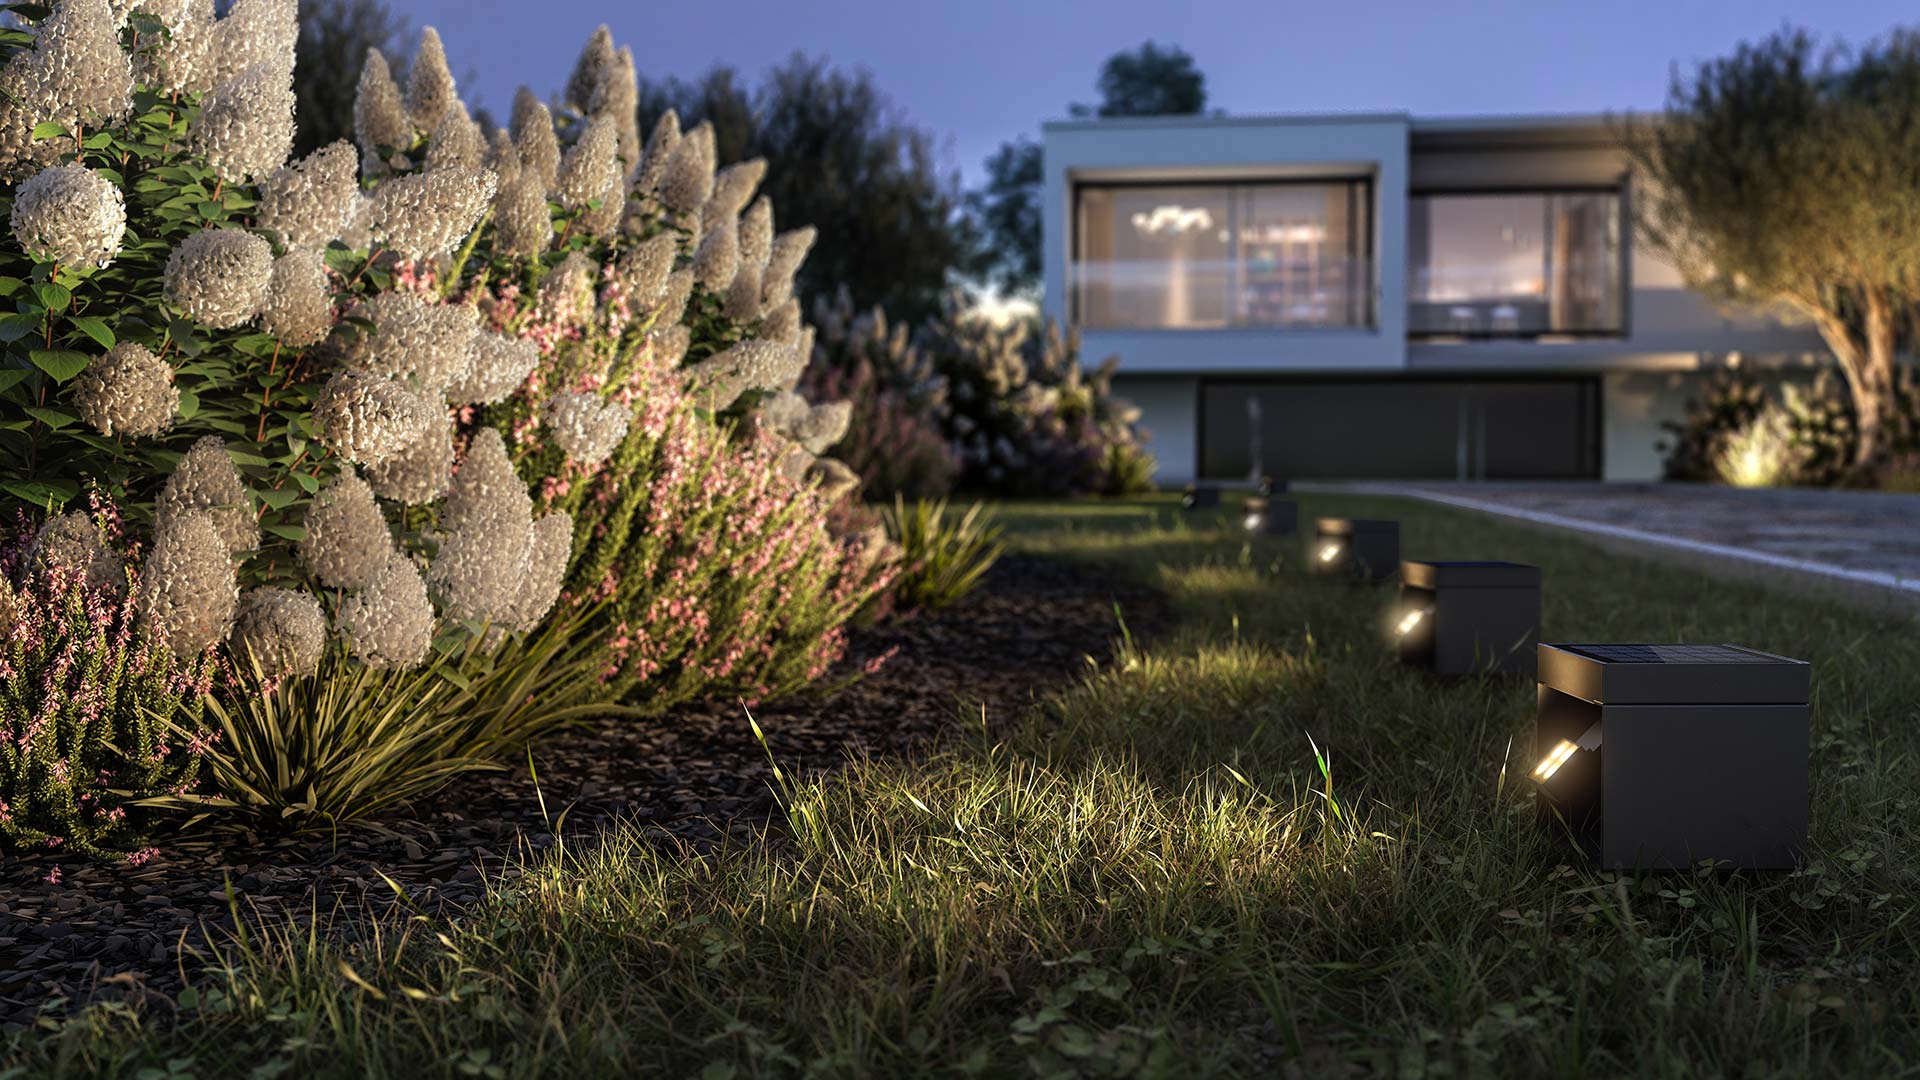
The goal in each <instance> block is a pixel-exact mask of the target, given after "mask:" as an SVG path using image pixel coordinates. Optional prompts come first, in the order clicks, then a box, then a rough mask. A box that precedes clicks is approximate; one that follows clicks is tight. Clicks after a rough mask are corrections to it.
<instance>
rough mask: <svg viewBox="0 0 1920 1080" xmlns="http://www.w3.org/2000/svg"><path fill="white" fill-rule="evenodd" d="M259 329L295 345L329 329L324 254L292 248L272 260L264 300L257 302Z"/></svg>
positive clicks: (309, 341)
mask: <svg viewBox="0 0 1920 1080" xmlns="http://www.w3.org/2000/svg"><path fill="white" fill-rule="evenodd" d="M260 329H262V330H265V331H266V332H267V333H269V334H272V335H273V336H274V337H276V338H278V339H279V340H280V343H281V344H283V345H291V346H293V347H295V348H298V347H301V346H305V345H312V344H315V343H316V342H319V341H321V340H322V339H324V338H325V337H326V336H327V334H328V333H330V332H331V331H332V330H333V295H332V293H331V292H330V291H329V290H328V288H327V260H326V257H325V256H324V255H322V254H321V253H320V252H318V251H316V250H314V249H312V248H294V249H292V250H291V251H288V252H287V253H286V254H285V255H282V256H280V257H279V258H278V259H275V260H274V261H273V275H272V278H271V281H270V283H269V285H268V288H267V296H266V300H265V301H264V302H263V303H261V305H260Z"/></svg>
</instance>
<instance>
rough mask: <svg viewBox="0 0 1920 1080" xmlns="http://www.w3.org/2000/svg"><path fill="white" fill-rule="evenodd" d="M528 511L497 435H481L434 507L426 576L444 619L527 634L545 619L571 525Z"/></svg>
mask: <svg viewBox="0 0 1920 1080" xmlns="http://www.w3.org/2000/svg"><path fill="white" fill-rule="evenodd" d="M532 512H533V502H532V499H531V498H530V497H529V496H528V495H527V491H526V486H525V485H524V484H522V483H521V482H520V478H519V477H518V475H516V474H515V473H514V470H513V463H512V461H511V460H509V459H508V457H507V450H506V443H505V442H504V441H503V440H502V439H501V437H500V433H499V432H498V431H496V430H494V429H493V428H485V429H482V430H481V432H480V433H479V434H478V435H476V436H475V437H474V440H473V443H472V445H471V446H470V447H469V448H468V451H467V457H466V460H464V461H462V462H461V464H460V468H459V470H458V472H456V473H455V474H454V479H453V491H452V493H451V494H450V495H449V496H448V497H447V500H446V502H445V504H444V505H443V506H442V507H441V514H440V525H441V528H442V530H443V535H442V539H441V542H440V549H439V551H438V553H436V555H435V556H434V559H433V564H432V566H431V567H430V568H429V569H428V572H427V583H428V585H429V587H430V588H431V589H432V592H433V595H434V596H435V597H436V598H438V599H439V601H440V604H441V609H442V611H443V613H444V614H445V615H447V616H448V617H449V618H453V619H459V620H464V621H471V622H478V623H485V624H488V625H490V626H491V627H493V628H495V629H496V630H497V629H511V630H531V629H532V628H533V627H534V626H536V625H538V623H539V621H540V619H542V618H544V617H545V615H546V613H547V610H548V609H549V608H551V607H552V606H553V601H554V598H555V597H557V596H558V595H559V585H558V583H559V582H560V581H561V580H563V579H564V577H565V574H566V565H567V559H568V557H569V556H570V555H571V553H572V539H573V533H572V528H573V523H572V519H571V518H568V517H567V516H566V515H564V514H558V515H548V516H547V517H545V518H542V519H541V520H540V521H538V522H536V521H534V520H533V519H532ZM556 564H557V565H556Z"/></svg>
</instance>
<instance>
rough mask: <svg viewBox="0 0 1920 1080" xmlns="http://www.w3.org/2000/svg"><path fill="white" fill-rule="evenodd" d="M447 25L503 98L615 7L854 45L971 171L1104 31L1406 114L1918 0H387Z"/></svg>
mask: <svg viewBox="0 0 1920 1080" xmlns="http://www.w3.org/2000/svg"><path fill="white" fill-rule="evenodd" d="M390 3H391V4H392V7H393V8H394V10H395V11H396V13H397V14H400V15H402V16H404V17H405V18H407V19H408V20H409V21H410V22H411V23H412V24H413V26H414V28H415V29H416V30H417V29H418V27H420V26H423V25H432V26H435V27H437V28H438V29H439V31H440V34H441V37H442V38H443V39H444V40H445V41H446V45H447V54H448V59H449V61H450V63H451V66H452V67H453V70H454V73H455V75H457V76H463V77H464V76H466V75H467V74H469V73H471V74H472V76H473V78H472V80H470V81H465V80H464V79H463V85H462V87H461V90H462V93H463V94H464V95H466V96H467V97H468V98H469V100H470V101H471V100H472V99H473V98H474V97H475V96H476V94H477V96H478V98H479V99H480V101H481V102H482V103H483V104H485V105H487V106H489V107H490V108H492V109H493V110H494V112H495V114H496V115H498V116H502V117H504V115H505V113H506V111H507V109H508V107H509V105H510V103H511V101H512V96H513V90H514V87H515V86H516V85H518V84H520V83H523V82H524V83H527V84H528V85H530V86H532V87H533V88H534V89H535V90H536V91H538V92H540V94H541V95H542V96H543V97H544V96H545V95H546V94H547V93H549V92H550V91H552V90H553V89H555V88H556V87H557V86H558V85H559V84H560V83H561V82H562V81H563V80H564V79H565V78H566V76H567V73H568V72H569V71H570V70H571V69H572V65H573V60H574V58H575V56H577V55H578V53H579V49H580V45H581V43H582V42H584V41H585V40H586V37H587V35H588V34H589V33H591V32H592V30H593V28H594V27H595V26H597V25H599V24H600V23H603V22H604V23H607V24H608V25H610V26H611V27H612V28H613V32H614V37H615V40H616V41H618V42H620V43H622V44H626V45H631V46H632V47H633V52H634V57H635V60H636V62H637V63H638V66H639V68H640V70H641V71H642V72H643V73H645V74H649V75H653V76H662V75H679V76H682V77H688V76H693V75H696V74H698V73H700V72H701V71H704V70H705V69H706V68H708V67H709V66H711V65H712V64H714V63H715V62H724V63H727V64H730V65H733V66H735V67H737V68H740V69H741V70H742V71H743V72H744V73H746V74H748V75H750V76H757V75H758V73H759V72H761V71H763V70H765V69H766V68H767V67H769V66H771V65H773V64H776V63H778V62H779V61H781V60H782V59H784V58H785V57H786V56H787V55H789V54H790V53H792V52H793V51H794V50H796V49H798V50H802V51H805V52H807V53H809V54H814V55H820V54H824V55H826V56H827V57H829V58H830V59H831V60H832V61H834V62H835V63H836V64H840V65H848V66H860V67H865V68H867V69H868V70H870V71H872V72H873V73H874V75H875V77H876V79H877V81H878V83H879V85H880V86H881V87H882V88H883V89H884V90H885V91H886V92H887V93H888V94H889V95H890V96H891V97H892V98H893V99H894V101H895V103H896V104H897V105H899V106H900V108H901V109H903V110H904V111H905V113H906V114H907V116H908V117H909V118H910V119H911V120H912V121H913V122H914V123H915V124H917V125H919V126H921V127H923V128H926V129H928V130H929V131H931V132H933V133H934V134H935V135H936V137H937V138H938V139H939V143H940V147H941V150H942V153H943V156H944V161H945V164H946V165H947V166H948V167H950V168H959V169H961V170H963V172H964V174H965V178H966V179H967V180H968V181H969V182H971V181H973V180H975V179H977V178H978V177H979V175H980V171H981V170H980V162H981V161H982V159H984V158H985V157H986V156H987V155H988V154H989V153H991V152H992V151H993V150H994V148H995V147H996V146H998V145H999V143H1000V142H1001V141H1002V140H1004V139H1006V138H1009V137H1011V136H1013V135H1016V134H1019V133H1022V132H1029V133H1037V131H1038V127H1039V123H1040V121H1041V120H1043V119H1047V118H1053V117H1059V116H1063V115H1065V113H1066V108H1067V104H1068V103H1069V102H1072V101H1093V100H1095V98H1096V95H1095V91H1094V86H1093V82H1094V77H1095V75H1096V73H1097V71H1098V69H1099V65H1100V62H1101V61H1102V60H1104V59H1105V58H1106V57H1107V56H1108V55H1110V54H1111V53H1113V52H1115V51H1117V50H1120V49H1124V48H1130V47H1132V46H1135V45H1138V44H1139V43H1141V42H1142V41H1145V40H1147V39H1153V40H1157V41H1160V42H1163V43H1176V44H1179V45H1180V46H1182V47H1183V48H1185V49H1186V50H1187V51H1188V52H1190V53H1192V54H1193V55H1194V57H1195V59H1196V60H1197V61H1198V62H1199V65H1200V67H1201V69H1202V70H1203V71H1204V72H1205V73H1206V75H1207V88H1208V91H1209V94H1210V98H1211V101H1212V104H1213V105H1214V106H1216V107H1218V108H1222V109H1225V110H1226V111H1227V112H1230V113H1242V114H1245V113H1276V112H1301V111H1325V110H1393V111H1402V110H1404V111H1409V112H1412V113H1415V114H1416V115H1422V114H1424V115H1434V114H1439V115H1449V114H1463V113H1500V112H1607V111H1618V110H1622V109H1645V108H1652V107H1657V106H1658V105H1659V104H1660V103H1661V101H1662V99H1663V97H1664V95H1665V91H1666V87H1667V82H1668V75H1669V72H1670V70H1671V65H1672V64H1673V63H1675V62H1676V61H1677V62H1679V63H1681V64H1683V65H1690V64H1691V63H1693V62H1694V61H1697V60H1700V59H1704V58H1708V57H1713V56H1718V55H1721V54H1723V53H1725V52H1727V51H1729V50H1731V49H1732V48H1733V46H1734V45H1735V44H1736V43H1738V42H1740V41H1742V40H1750V39H1754V38H1758V37H1761V36H1764V35H1765V34H1767V33H1769V32H1771V31H1772V30H1774V29H1776V28H1778V27H1780V26H1782V25H1784V24H1787V23H1792V24H1794V25H1800V26H1806V27H1809V28H1811V29H1812V30H1814V31H1815V32H1816V33H1818V34H1819V35H1820V37H1821V38H1822V39H1823V40H1827V41H1834V40H1844V41H1848V42H1858V41H1861V40H1864V39H1866V38H1869V37H1872V36H1875V35H1878V34H1881V33H1884V32H1886V31H1887V30H1888V29H1890V28H1892V27H1894V26H1896V25H1899V24H1901V23H1903V22H1904V23H1905V24H1906V25H1920V8H1915V7H1914V6H1913V5H1912V4H1902V3H1893V2H1891V0H1837V2H1835V0H1829V2H1826V3H1818V2H1812V0H1794V2H1789V0H1757V2H1756V0H1609V2H1604V3H1580V4H1574V3H1566V2H1563V0H1498V2H1481V3H1475V2H1471V0H1454V2H1449V3H1411V2H1389V0H1346V2H1335V3H1328V2H1324V0H1323V2H1318V3H1305V2H1291V0H1244V2H1238V3H1225V2H1221V3H1205V2H1197V0H1158V2H1153V0H1100V2H1094V3H1073V2H1067V0H973V2H969V3H925V2H911V0H840V2H837V3H809V2H796V0H678V2H674V0H647V2H644V3H634V2H627V3H620V2H614V0H536V2H533V3H528V2H526V0H518V2H514V3H506V2H500V0H390Z"/></svg>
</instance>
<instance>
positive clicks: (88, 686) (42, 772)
mask: <svg viewBox="0 0 1920 1080" xmlns="http://www.w3.org/2000/svg"><path fill="white" fill-rule="evenodd" d="M103 524H104V525H105V526H106V527H107V528H108V529H112V530H117V529H118V523H117V520H116V518H115V516H114V515H113V513H112V512H111V509H110V508H107V507H104V506H103V507H102V511H101V512H100V513H99V514H98V515H92V514H88V513H86V512H81V511H75V512H74V513H72V514H70V515H67V516H65V517H61V518H56V519H54V520H53V521H52V522H49V523H48V524H47V525H45V526H42V527H40V528H38V529H35V528H34V527H33V526H32V525H31V524H30V523H28V522H26V521H24V520H16V521H15V522H14V523H13V524H12V525H10V526H9V527H8V528H7V529H6V530H5V533H6V536H5V538H4V539H3V540H0V838H4V839H5V840H6V842H7V843H9V844H11V845H13V846H15V847H20V848H38V849H41V850H45V849H49V848H51V849H56V850H60V849H64V850H73V851H77V852H84V853H88V854H96V855H99V854H108V853H112V852H125V851H127V850H128V849H131V848H135V847H138V846H139V845H140V844H141V842H142V836H143V831H144V830H146V829H149V828H150V827H152V825H153V824H154V819H153V816H152V814H151V812H150V810H149V807H148V806H147V803H148V802H149V801H150V800H154V799H161V798H168V797H173V796H178V795H180V794H182V793H184V792H186V791H188V790H189V789H191V788H192V787H193V785H194V783H195V780H196V778H197V776H198V772H199V768H200V761H201V756H202V754H203V752H204V751H205V750H206V748H207V747H208V746H209V745H210V738H211V733H210V731H209V729H208V727H207V726H206V724H205V713H204V709H205V694H206V692H207V690H208V689H209V688H210V687H211V685H212V683H213V680H214V677H215V670H216V666H217V664H216V661H215V659H214V658H213V657H211V656H208V655H205V654H197V655H192V656H187V657H184V658H182V657H179V656H177V655H176V654H175V652H174V651H172V650H170V649H168V648H167V647H166V646H165V645H163V644H162V642H161V640H160V639H159V637H158V636H157V635H156V634H155V633H154V632H153V631H152V630H151V628H150V627H149V626H148V625H147V624H146V620H145V617H144V615H143V609H142V607H141V605H140V603H139V601H138V599H137V598H138V597H140V596H142V595H144V593H145V590H144V588H143V586H144V585H145V581H144V580H143V579H142V577H141V575H140V573H139V572H137V571H134V570H131V569H129V568H128V567H127V565H126V563H125V562H124V561H123V560H122V558H121V556H120V553H119V552H117V551H115V550H114V548H115V547H116V546H117V544H118V538H116V537H113V536H110V535H109V534H108V532H107V531H103V528H102V525H103ZM131 857H132V858H134V859H135V860H136V861H140V860H143V859H144V858H145V855H144V854H135V855H133V856H131Z"/></svg>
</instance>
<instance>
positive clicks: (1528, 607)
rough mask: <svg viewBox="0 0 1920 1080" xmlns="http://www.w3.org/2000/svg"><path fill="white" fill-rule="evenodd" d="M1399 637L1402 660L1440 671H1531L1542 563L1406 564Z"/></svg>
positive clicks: (1397, 626) (1396, 617)
mask: <svg viewBox="0 0 1920 1080" xmlns="http://www.w3.org/2000/svg"><path fill="white" fill-rule="evenodd" d="M1394 635H1395V637H1396V638H1397V639H1398V641H1397V644H1398V645H1399V648H1400V659H1401V661H1402V662H1403V663H1407V664H1411V665H1413V666H1414V667H1422V668H1426V669H1427V670H1429V671H1433V672H1435V673H1437V674H1441V675H1529V676H1530V675H1532V674H1533V668H1534V652H1535V647H1536V646H1537V645H1538V644H1539V641H1540V568H1539V567H1537V566H1526V565H1523V564H1521V563H1510V562H1403V563H1401V564H1400V606H1399V607H1398V608H1396V609H1395V614H1394Z"/></svg>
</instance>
